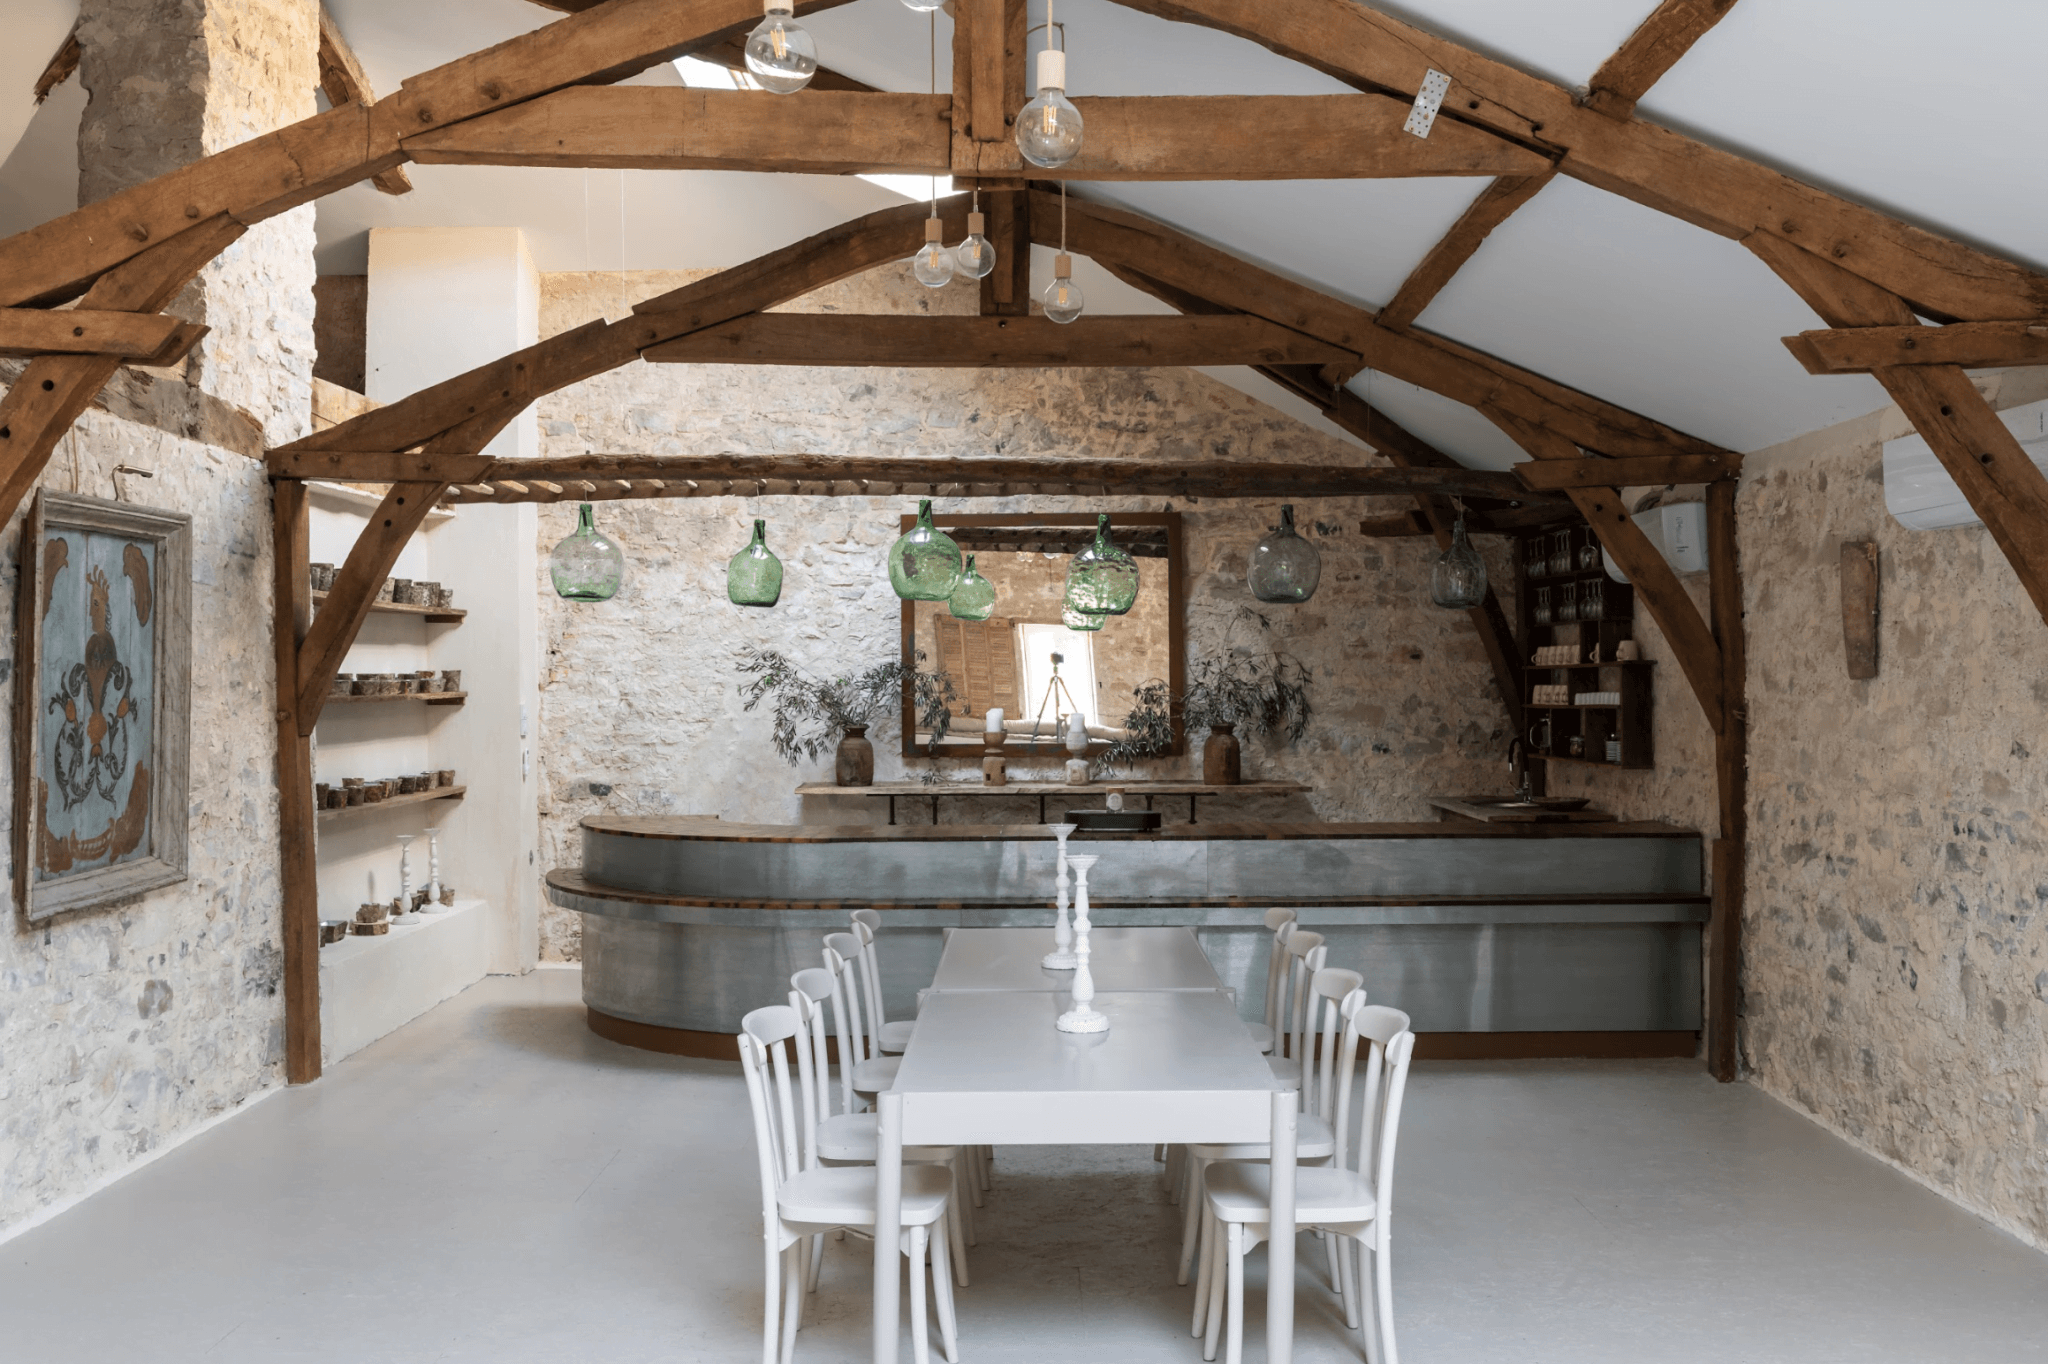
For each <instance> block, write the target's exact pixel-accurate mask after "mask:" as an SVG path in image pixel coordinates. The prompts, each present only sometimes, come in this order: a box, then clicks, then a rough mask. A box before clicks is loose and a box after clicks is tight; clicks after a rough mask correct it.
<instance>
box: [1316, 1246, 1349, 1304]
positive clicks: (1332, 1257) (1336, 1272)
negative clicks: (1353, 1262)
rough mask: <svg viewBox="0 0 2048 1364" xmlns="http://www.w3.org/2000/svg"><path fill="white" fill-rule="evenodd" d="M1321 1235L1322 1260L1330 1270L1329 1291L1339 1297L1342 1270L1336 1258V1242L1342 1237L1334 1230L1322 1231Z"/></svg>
mask: <svg viewBox="0 0 2048 1364" xmlns="http://www.w3.org/2000/svg"><path fill="white" fill-rule="evenodd" d="M1318 1230H1319V1231H1320V1229H1318ZM1322 1236H1323V1261H1324V1263H1325V1264H1326V1265H1327V1266H1328V1267H1329V1270H1330V1291H1331V1292H1332V1293H1335V1294H1336V1295H1337V1296H1338V1297H1340V1298H1341V1297H1343V1296H1344V1271H1343V1269H1342V1268H1341V1267H1340V1262H1339V1260H1338V1259H1337V1242H1339V1241H1340V1240H1342V1239H1343V1238H1342V1237H1340V1236H1338V1235H1337V1234H1336V1233H1335V1232H1328V1233H1322Z"/></svg>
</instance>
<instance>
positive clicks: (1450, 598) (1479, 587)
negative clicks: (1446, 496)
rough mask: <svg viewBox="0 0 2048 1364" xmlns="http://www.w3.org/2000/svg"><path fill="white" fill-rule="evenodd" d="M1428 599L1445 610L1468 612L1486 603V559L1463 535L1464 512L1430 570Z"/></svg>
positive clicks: (1461, 513)
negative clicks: (1449, 541) (1444, 548)
mask: <svg viewBox="0 0 2048 1364" xmlns="http://www.w3.org/2000/svg"><path fill="white" fill-rule="evenodd" d="M1429 599H1430V600H1431V601H1432V602H1434V603H1435V604H1436V605H1438V606H1441V607H1443V608H1444V609H1445V610H1447V611H1470V610H1471V609H1472V608H1474V607H1475V606H1483V605H1485V603H1486V560H1484V559H1482V558H1480V557H1479V551H1478V550H1476V549H1474V548H1473V547H1472V541H1471V540H1470V539H1469V538H1467V536H1466V535H1465V513H1464V512H1463V511H1460V512H1459V513H1458V520H1457V524H1456V525H1454V526H1452V527H1451V547H1450V548H1449V549H1447V550H1445V551H1444V552H1443V553H1442V554H1440V555H1438V556H1437V561H1436V566H1435V567H1434V568H1432V569H1431V570H1430V574H1429Z"/></svg>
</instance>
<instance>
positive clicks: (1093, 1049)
mask: <svg viewBox="0 0 2048 1364" xmlns="http://www.w3.org/2000/svg"><path fill="white" fill-rule="evenodd" d="M1027 931H1035V930H1027ZM956 936H958V935H957V934H956ZM1191 936H1192V935H1190V937H1191ZM1047 937H1048V940H1049V937H1050V934H1049V933H1048V934H1047ZM1211 974H1213V972H1212V973H1211ZM1067 1007H1068V997H1067V995H1066V994H1065V993H1064V992H1062V991H1061V990H1050V989H1043V988H1031V989H1014V990H1001V989H989V988H983V989H962V990H934V991H932V992H931V993H929V994H928V995H927V996H926V998H925V1001H924V1004H923V1007H922V1008H921V1009H920V1010H919V1011H918V1016H917V1029H916V1031H915V1032H914V1033H913V1034H912V1035H911V1039H910V1045H909V1046H908V1047H907V1048H906V1049H905V1051H904V1053H903V1061H902V1066H901V1068H900V1069H899V1070H898V1071H897V1073H896V1080H895V1083H894V1084H893V1085H892V1086H891V1087H890V1088H888V1089H886V1090H884V1091H882V1093H881V1094H879V1095H878V1096H877V1100H878V1107H879V1109H880V1120H879V1124H878V1125H879V1129H880V1132H879V1135H880V1149H879V1150H878V1151H877V1153H876V1155H877V1159H876V1162H875V1169H876V1175H875V1226H876V1227H877V1228H878V1229H879V1228H882V1227H893V1226H896V1225H898V1224H899V1222H900V1219H901V1207H902V1192H903V1147H904V1146H905V1144H910V1145H919V1146H921V1145H939V1146H949V1145H962V1146H964V1145H978V1146H994V1145H1060V1146H1064V1145H1096V1144H1102V1145H1157V1144H1159V1143H1162V1142H1164V1143H1173V1144H1186V1143H1193V1142H1257V1141H1270V1142H1271V1143H1272V1148H1273V1162H1272V1163H1273V1181H1272V1191H1273V1205H1272V1218H1273V1222H1272V1233H1273V1234H1272V1238H1271V1240H1270V1241H1269V1242H1268V1256H1269V1263H1268V1270H1267V1272H1268V1276H1269V1278H1268V1284H1267V1289H1266V1358H1267V1359H1268V1360H1269V1361H1271V1362H1272V1364H1288V1361H1289V1360H1291V1358H1292V1355H1293V1341H1294V1182H1295V1175H1294V1167H1295V1139H1296V1128H1297V1122H1298V1110H1299V1106H1300V1103H1299V1095H1298V1093H1297V1092H1296V1091H1295V1090H1294V1089H1293V1087H1292V1086H1291V1085H1290V1086H1288V1087H1287V1088H1282V1087H1281V1085H1282V1083H1283V1082H1281V1081H1279V1080H1276V1078H1275V1077H1274V1074H1273V1070H1272V1067H1271V1066H1269V1065H1268V1064H1267V1063H1266V1058H1265V1057H1264V1056H1263V1055H1262V1054H1261V1053H1260V1051H1259V1048H1258V1045H1257V1043H1255V1042H1253V1041H1252V1038H1251V1034H1250V1033H1249V1032H1247V1031H1246V1029H1245V1025H1244V1022H1243V1020H1241V1019H1240V1018H1239V1017H1238V1016H1237V1007H1236V1004H1235V1002H1234V1001H1233V1000H1232V998H1231V996H1230V994H1229V993H1228V992H1227V991H1225V990H1221V989H1160V988H1152V989H1120V988H1118V982H1117V981H1115V980H1114V979H1109V980H1106V981H1103V982H1101V983H1100V986H1099V993H1097V995H1096V996H1095V1000H1094V1007H1095V1008H1096V1009H1098V1010H1100V1011H1101V1012H1102V1013H1104V1014H1106V1015H1108V1017H1109V1023H1110V1026H1109V1030H1108V1031H1107V1032H1101V1033H1064V1032H1060V1031H1058V1030H1057V1029H1056V1028H1055V1027H1054V1026H1053V1020H1054V1019H1055V1018H1057V1017H1058V1016H1059V1015H1060V1014H1061V1013H1062V1012H1063V1011H1064V1010H1065V1009H1066V1008H1067ZM888 1245H889V1242H888V1241H887V1240H885V1239H883V1238H880V1237H878V1238H877V1241H876V1246H877V1249H876V1252H875V1268H874V1307H875V1319H874V1359H875V1364H896V1359H897V1349H898V1346H899V1344H900V1341H901V1337H902V1333H903V1330H902V1323H901V1319H900V1317H901V1307H900V1299H899V1297H898V1289H899V1280H900V1276H901V1269H900V1267H899V1265H900V1257H899V1256H897V1255H894V1254H888V1253H886V1248H887V1246H888ZM1162 1263H1164V1262H1162Z"/></svg>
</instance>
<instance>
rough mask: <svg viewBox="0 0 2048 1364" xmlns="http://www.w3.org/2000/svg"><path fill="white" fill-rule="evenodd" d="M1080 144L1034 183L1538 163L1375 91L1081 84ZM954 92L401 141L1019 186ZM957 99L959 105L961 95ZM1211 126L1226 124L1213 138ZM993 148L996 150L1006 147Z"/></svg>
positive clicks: (646, 96)
mask: <svg viewBox="0 0 2048 1364" xmlns="http://www.w3.org/2000/svg"><path fill="white" fill-rule="evenodd" d="M1075 103H1076V104H1077V105H1078V106H1079V107H1080V109H1081V113H1082V116H1083V117H1084V118H1086V119H1087V121H1088V140H1087V144H1086V146H1085V147H1084V148H1083V150H1082V152H1081V154H1080V155H1079V156H1077V157H1075V158H1074V160H1072V161H1071V162H1069V163H1068V164H1066V165H1065V166H1061V167H1059V168H1057V169H1051V170H1046V169H1041V168H1038V167H1032V168H1031V178H1032V179H1034V180H1075V181H1089V180H1105V181H1145V180H1339V179H1381V178H1390V177H1405V176H1427V175H1507V174H1516V175H1528V174H1537V173H1541V172H1543V171H1546V170H1547V169H1548V168H1549V163H1548V162H1547V161H1546V160H1545V159H1544V158H1543V157H1541V156H1539V155H1537V154H1536V153H1534V152H1531V151H1528V150H1526V149H1524V148H1522V147H1517V146H1514V145H1512V144H1510V143H1505V142H1502V141H1501V140H1500V139H1498V138H1496V137H1493V136H1491V135H1490V134H1487V133H1482V132H1480V131H1478V130H1476V129H1473V128H1469V127H1465V126H1463V125H1452V126H1450V127H1447V128H1446V129H1445V130H1444V131H1443V133H1442V134H1441V135H1434V136H1431V137H1430V138H1429V139H1427V140H1426V141H1425V140H1424V139H1422V138H1417V137H1409V136H1407V135H1406V134H1404V133H1402V132H1401V122H1402V120H1403V119H1404V118H1406V117H1407V113H1408V106H1407V105H1406V104H1405V103H1403V102H1401V101H1398V100H1393V99H1388V98H1386V97H1385V96H1381V95H1256V96H1249V95H1247V96H1239V95H1191V96H1156V97H1145V98H1120V97H1103V98H1091V97H1085V96H1084V97H1082V98H1080V99H1078V100H1076V101H1075ZM961 107H962V106H961V104H960V103H959V101H958V98H957V92H956V93H955V94H954V95H944V94H940V95H923V94H916V95H909V94H878V93H870V94H856V93H832V92H820V93H818V94H815V95H808V94H807V95H806V97H805V98H803V99H790V100H785V99H779V98H777V99H764V98H763V97H762V96H761V95H760V94H758V93H755V92H743V91H736V90H701V89H677V88H674V87H658V86H609V87H607V86H576V87H572V88H570V89H567V90H561V91H557V92H556V93H554V94H551V95H546V96H543V97H541V98H539V99H535V100H531V101H528V102H527V103H524V104H520V105H517V106H514V107H513V108H509V109H505V110H503V111H501V112H498V113H491V114H486V115H483V116H482V117H479V118H473V119H468V120H465V121H463V122H461V123H457V124H453V125H451V126H448V127H442V128H436V129H432V130H430V131H427V132H422V133H418V134H413V135H410V136H407V137H406V138H405V139H404V143H403V146H404V150H405V152H406V154H407V155H408V156H410V157H411V158H412V159H413V160H415V161H418V162H420V163H421V164H446V165H491V166H592V167H608V168H626V169H636V170H740V171H757V172H758V171H767V172H778V171H779V172H789V173H795V174H807V175H855V174H883V173H898V174H914V175H947V174H951V175H955V176H958V177H961V178H962V179H963V180H966V181H968V182H970V183H978V184H981V185H984V186H987V185H990V184H991V183H1008V184H1011V185H1015V186H1018V187H1021V186H1022V184H1023V165H1022V162H1021V161H1020V160H1019V159H1018V157H1017V149H1016V143H1015V142H1014V140H1012V139H1009V138H1008V137H1005V138H1004V139H1003V140H1002V141H1001V142H1000V143H988V142H982V141H980V140H976V139H963V138H962V137H961V136H960V135H959V133H958V131H957V129H956V127H955V125H956V123H957V122H958V120H957V119H956V116H955V115H956V111H957V110H958V109H959V108H961ZM965 107H967V108H969V109H972V108H973V107H974V96H973V95H972V94H970V95H969V98H968V101H967V104H966V105H965ZM1217 129H1226V130H1228V136H1227V137H1223V138H1220V139H1219V138H1218V136H1217V135H1216V131H1215V130H1217ZM1002 148H1007V149H1008V150H1007V159H1005V155H1004V153H1003V152H1002V151H1001V149H1002Z"/></svg>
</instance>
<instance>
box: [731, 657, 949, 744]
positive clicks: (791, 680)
mask: <svg viewBox="0 0 2048 1364" xmlns="http://www.w3.org/2000/svg"><path fill="white" fill-rule="evenodd" d="M924 661H925V655H924V651H923V650H918V651H917V652H916V654H915V655H914V656H913V659H912V664H911V668H910V671H909V677H910V680H911V702H912V705H913V706H914V708H915V709H916V712H917V721H918V725H919V727H920V728H925V729H929V730H930V731H931V734H932V739H931V748H932V750H933V751H936V750H937V748H938V745H939V743H940V741H941V740H943V739H944V738H945V737H946V734H947V732H948V731H949V730H950V729H951V728H952V723H953V714H952V703H953V702H954V701H955V700H956V699H957V693H956V692H955V691H954V688H953V679H952V678H951V677H949V676H948V675H946V674H945V673H928V672H925V671H924V670H923V669H922V668H920V667H919V666H918V665H919V664H922V663H923V662H924ZM737 666H738V670H739V671H740V673H741V674H743V675H744V676H746V677H748V678H750V679H751V680H750V681H746V682H742V683H741V684H740V697H741V699H742V700H743V701H745V702H746V704H745V705H744V706H743V707H742V709H744V710H752V709H754V708H755V707H756V706H758V705H760V704H761V702H763V701H765V700H769V699H771V698H772V699H773V703H774V704H773V708H772V711H771V714H773V716H774V717H775V728H774V733H773V741H774V744H775V751H776V752H777V753H779V754H781V755H782V757H783V759H784V761H786V762H788V763H790V764H791V765H792V766H794V765H796V764H797V763H799V762H801V761H803V760H804V759H806V758H816V757H818V756H819V755H820V754H822V753H825V752H826V751H828V750H829V749H831V748H832V747H833V746H834V745H836V744H837V743H838V742H839V739H840V736H841V735H843V734H844V733H845V732H846V731H847V730H849V729H854V728H860V727H864V726H867V725H871V724H873V723H875V721H876V719H877V718H878V717H880V716H884V715H887V714H888V713H889V707H890V705H891V704H893V703H895V702H897V701H898V700H900V699H901V697H902V695H903V682H904V676H905V669H904V666H903V664H902V662H901V661H900V660H892V661H890V662H888V663H878V664H876V665H875V666H874V667H872V668H868V669H866V670H865V671H862V672H858V673H854V674H852V675H850V676H845V677H832V678H821V677H818V676H816V675H814V674H812V673H810V672H807V671H805V670H804V669H803V668H801V667H798V666H797V665H796V664H795V663H794V662H792V661H791V660H790V658H789V656H788V655H787V654H784V653H782V652H781V651H780V650H778V649H756V648H753V647H752V646H748V647H747V648H745V649H743V650H741V651H740V658H739V663H738V665H737Z"/></svg>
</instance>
